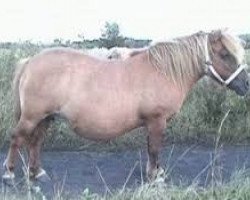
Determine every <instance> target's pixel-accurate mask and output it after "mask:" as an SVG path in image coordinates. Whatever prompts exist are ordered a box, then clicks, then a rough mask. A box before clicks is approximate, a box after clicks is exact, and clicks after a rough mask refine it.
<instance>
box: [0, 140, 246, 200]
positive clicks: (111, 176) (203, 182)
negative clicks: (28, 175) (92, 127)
mask: <svg viewBox="0 0 250 200" xmlns="http://www.w3.org/2000/svg"><path fill="white" fill-rule="evenodd" d="M249 152H250V146H225V147H221V148H219V149H218V152H217V153H216V154H214V153H215V152H214V148H211V147H203V146H197V145H196V146H186V145H183V146H169V147H165V148H164V149H163V151H162V154H161V163H162V166H164V167H165V169H166V172H167V179H166V182H167V183H168V182H169V183H170V182H171V184H172V183H174V184H176V185H180V184H182V185H190V184H192V183H194V182H196V183H197V184H198V185H200V186H207V185H208V184H210V183H211V179H212V174H214V175H213V178H214V179H216V181H218V180H220V181H223V182H227V181H228V180H229V179H230V177H231V175H232V173H234V172H235V171H238V170H239V169H243V168H249V167H250V154H249ZM5 154H6V153H0V163H3V160H4V157H5ZM42 157H43V159H42V163H43V167H44V169H46V170H47V172H48V174H49V176H50V177H51V181H48V182H46V183H45V182H39V183H36V184H37V185H40V186H41V188H42V190H43V192H44V194H46V195H52V193H53V192H54V191H58V190H60V189H61V188H63V192H64V193H70V194H81V193H82V192H83V190H84V189H86V188H88V189H89V190H90V191H92V192H95V193H99V194H104V193H105V192H107V190H111V191H115V190H118V189H121V188H122V187H123V186H124V185H126V187H128V188H133V187H134V186H139V185H140V184H141V183H142V181H143V182H145V164H146V160H147V154H146V149H143V150H138V151H129V150H126V151H120V152H106V153H97V152H87V151H82V152H63V151H61V152H44V153H43V156H42ZM214 158H215V159H216V162H212V161H213V160H214ZM20 165H21V163H19V169H17V178H16V183H18V182H19V183H20V182H21V184H19V187H21V185H22V180H21V178H22V177H23V173H22V170H21V167H20ZM212 172H214V173H212ZM1 174H2V169H1ZM130 174H131V176H130ZM2 187H3V185H1V188H2ZM8 190H11V188H8Z"/></svg>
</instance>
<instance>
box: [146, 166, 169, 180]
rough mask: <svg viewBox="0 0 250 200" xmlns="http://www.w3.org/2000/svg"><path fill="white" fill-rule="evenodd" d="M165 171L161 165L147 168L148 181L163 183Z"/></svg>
mask: <svg viewBox="0 0 250 200" xmlns="http://www.w3.org/2000/svg"><path fill="white" fill-rule="evenodd" d="M164 175H165V171H164V169H163V168H162V167H158V168H156V169H152V170H149V171H148V173H147V178H148V181H149V182H154V183H156V182H157V183H163V182H164V181H165V176H164Z"/></svg>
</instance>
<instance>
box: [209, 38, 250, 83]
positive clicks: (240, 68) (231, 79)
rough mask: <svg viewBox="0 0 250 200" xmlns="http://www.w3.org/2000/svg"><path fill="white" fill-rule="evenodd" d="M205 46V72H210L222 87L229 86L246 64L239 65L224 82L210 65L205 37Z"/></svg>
mask: <svg viewBox="0 0 250 200" xmlns="http://www.w3.org/2000/svg"><path fill="white" fill-rule="evenodd" d="M205 42H206V44H205V56H206V62H205V65H206V67H207V69H206V71H208V70H209V71H210V72H211V73H212V74H213V76H214V77H215V78H216V79H217V80H218V81H219V82H220V83H221V84H222V85H226V86H227V85H228V84H230V83H231V82H232V81H233V80H234V79H235V78H236V77H237V76H238V75H239V73H240V72H241V71H242V70H244V69H245V68H246V67H247V65H246V64H240V65H238V68H237V70H236V71H235V72H234V73H232V74H231V75H230V76H229V77H228V78H227V79H226V80H224V79H223V78H222V77H221V76H220V75H219V74H218V72H216V70H215V69H214V66H213V64H212V62H211V61H210V56H209V52H208V38H207V36H206V40H205Z"/></svg>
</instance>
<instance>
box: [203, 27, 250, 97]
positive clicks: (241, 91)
mask: <svg viewBox="0 0 250 200" xmlns="http://www.w3.org/2000/svg"><path fill="white" fill-rule="evenodd" d="M244 53H245V51H244V43H243V41H242V40H241V39H240V38H238V37H236V36H233V35H232V34H230V33H229V32H228V31H226V30H217V31H212V32H211V33H209V34H208V50H207V56H206V57H207V58H206V61H207V62H206V64H207V74H208V76H210V77H212V78H213V79H215V80H216V81H218V82H219V83H220V84H222V85H226V86H227V87H228V88H230V89H231V90H234V91H235V92H236V93H237V94H238V95H241V96H243V95H245V94H246V93H247V91H248V90H249V79H248V75H247V72H246V70H245V67H246V65H244V63H243V60H244Z"/></svg>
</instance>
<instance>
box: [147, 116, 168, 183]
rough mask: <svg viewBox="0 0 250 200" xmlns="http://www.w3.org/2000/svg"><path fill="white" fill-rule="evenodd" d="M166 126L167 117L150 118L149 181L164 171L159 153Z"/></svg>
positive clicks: (148, 124) (148, 126)
mask: <svg viewBox="0 0 250 200" xmlns="http://www.w3.org/2000/svg"><path fill="white" fill-rule="evenodd" d="M165 127H166V119H165V118H164V117H157V118H153V119H150V120H148V122H147V129H148V162H147V178H148V180H149V181H152V180H155V179H156V178H157V175H158V174H159V173H160V172H162V171H163V169H162V168H161V167H160V165H159V159H158V157H159V156H158V155H159V152H160V149H161V146H162V142H163V132H164V129H165Z"/></svg>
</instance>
